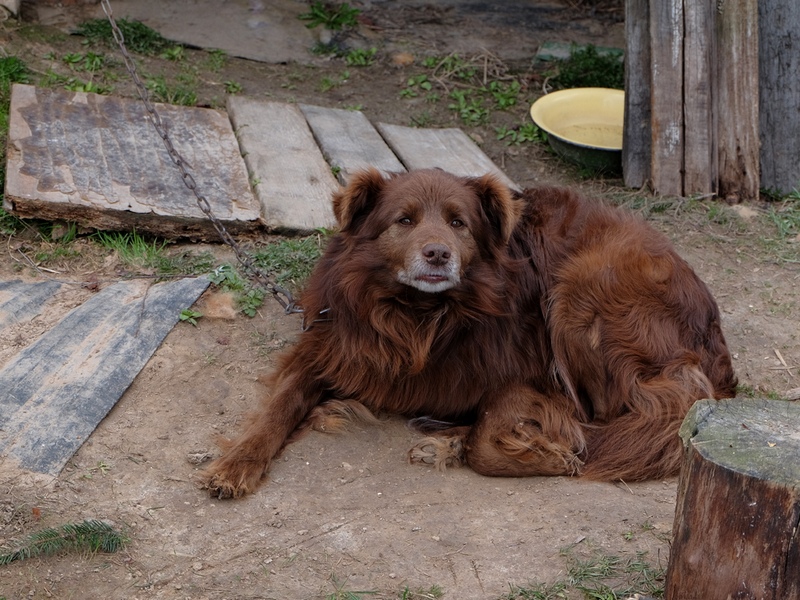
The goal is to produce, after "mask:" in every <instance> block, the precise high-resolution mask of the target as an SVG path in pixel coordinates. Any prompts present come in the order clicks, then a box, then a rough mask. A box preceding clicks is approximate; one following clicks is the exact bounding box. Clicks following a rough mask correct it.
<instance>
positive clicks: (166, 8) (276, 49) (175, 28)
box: [37, 0, 317, 63]
mask: <svg viewBox="0 0 800 600" xmlns="http://www.w3.org/2000/svg"><path fill="white" fill-rule="evenodd" d="M72 4H73V3H70V4H69V9H68V10H65V9H63V8H61V5H60V4H59V5H58V6H52V7H48V6H39V7H37V12H38V14H39V21H40V22H41V23H43V24H45V25H52V26H56V27H60V28H62V29H67V30H70V29H74V28H75V26H76V25H77V24H78V23H79V22H80V21H83V20H86V19H104V18H105V13H104V12H103V10H102V8H101V7H100V6H99V5H98V6H93V7H79V8H80V10H77V9H76V7H75V6H73V5H72ZM64 5H67V3H66V2H65V3H64ZM308 8H309V7H308V4H306V3H305V2H297V1H296V0H257V1H254V0H224V1H223V2H220V1H219V0H169V1H168V2H165V1H164V0H112V1H111V9H112V11H113V14H114V18H115V19H122V18H124V19H128V20H136V21H141V22H142V23H144V24H145V25H147V26H149V27H152V28H153V29H155V30H156V31H158V32H159V33H160V34H161V35H162V36H164V37H165V38H167V39H168V40H171V41H173V42H177V43H180V44H185V45H187V46H193V47H196V48H205V49H218V50H223V51H224V52H225V53H226V54H228V55H230V56H237V57H239V58H247V59H250V60H258V61H261V62H266V63H286V62H300V63H309V62H312V59H313V56H312V55H311V52H310V49H311V48H312V47H313V46H314V44H315V43H316V42H317V40H316V38H315V37H314V34H313V32H312V31H311V30H310V29H308V28H307V27H306V26H305V24H304V22H303V21H301V20H300V19H298V18H297V17H298V15H300V14H302V13H305V12H308Z"/></svg>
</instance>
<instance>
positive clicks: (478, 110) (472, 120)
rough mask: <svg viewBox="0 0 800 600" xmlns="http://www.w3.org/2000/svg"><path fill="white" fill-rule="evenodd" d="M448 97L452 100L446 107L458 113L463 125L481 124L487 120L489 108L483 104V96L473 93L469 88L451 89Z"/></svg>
mask: <svg viewBox="0 0 800 600" xmlns="http://www.w3.org/2000/svg"><path fill="white" fill-rule="evenodd" d="M450 99H451V100H453V102H451V103H450V104H448V105H447V107H448V108H449V109H450V110H452V111H455V112H456V113H458V116H459V118H460V119H461V121H462V122H463V123H464V125H472V126H474V125H481V124H483V123H485V122H486V121H488V120H489V110H488V109H487V108H486V107H485V106H484V105H483V98H482V97H480V96H479V95H473V93H472V92H471V91H470V90H453V91H452V92H450Z"/></svg>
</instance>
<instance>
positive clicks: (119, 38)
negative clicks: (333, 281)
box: [100, 0, 303, 314]
mask: <svg viewBox="0 0 800 600" xmlns="http://www.w3.org/2000/svg"><path fill="white" fill-rule="evenodd" d="M100 4H101V5H102V7H103V12H105V14H106V17H108V22H109V23H110V24H111V32H112V34H113V35H114V40H115V41H116V42H117V45H118V46H119V49H120V52H121V53H122V59H123V61H125V67H126V68H127V69H128V73H130V76H131V78H132V79H133V83H134V85H135V86H136V90H137V92H138V94H139V98H140V99H141V100H142V103H143V104H144V107H145V110H147V114H148V115H149V117H150V122H151V123H153V127H155V130H156V132H157V133H158V135H159V136H160V137H161V139H162V140H163V142H164V146H166V148H167V153H168V154H169V157H170V159H172V162H173V163H174V164H175V166H176V167H177V168H178V170H179V171H180V175H181V179H183V183H184V185H185V186H186V187H187V188H189V190H191V192H192V193H193V194H194V196H195V198H196V199H197V205H198V206H199V207H200V210H201V211H203V213H204V214H205V215H206V216H207V217H208V218H209V220H210V221H211V224H212V225H213V226H214V229H215V230H216V231H217V233H218V234H219V236H220V238H221V239H222V241H223V242H225V243H226V244H228V246H230V247H231V248H232V249H233V252H234V254H236V259H237V260H238V261H239V264H240V265H241V266H242V268H243V269H244V270H245V271H246V272H247V273H248V274H249V275H250V276H251V277H252V278H253V279H255V280H257V281H258V282H259V283H260V284H261V285H262V286H263V287H264V288H265V289H266V290H267V291H268V292H270V293H271V294H272V295H273V296H274V297H275V299H276V300H277V301H278V302H279V303H280V304H281V306H283V308H284V310H285V311H286V313H287V314H288V313H299V312H303V311H302V309H301V308H300V307H298V306H297V304H295V301H294V298H293V297H292V294H291V292H289V290H287V289H286V288H284V287H282V286H280V285H277V284H275V283H273V282H272V280H271V279H270V278H269V276H268V275H267V274H266V273H264V272H263V271H262V270H261V269H259V268H258V266H257V265H256V264H255V263H254V262H253V257H252V256H250V255H249V254H247V253H246V252H245V251H244V250H242V248H241V247H240V246H239V244H237V243H236V240H234V239H233V237H231V235H230V233H228V231H227V229H225V226H224V225H223V224H222V222H221V221H220V220H219V218H218V217H217V216H216V215H215V214H214V211H213V210H212V209H211V205H210V204H209V203H208V200H206V198H205V197H204V196H203V195H201V194H200V192H198V190H197V183H196V182H195V180H194V177H192V174H191V173H190V172H189V171H188V170H187V169H186V164H187V163H186V161H185V160H184V159H183V157H182V156H181V155H180V154H179V153H178V151H177V150H176V149H175V146H174V145H173V144H172V140H171V138H170V136H169V133H168V132H167V128H166V127H165V126H164V122H163V121H162V120H161V115H159V114H158V112H157V111H156V108H155V106H154V105H153V103H152V102H151V101H150V93H149V92H148V90H147V87H146V86H145V84H144V83H143V82H142V80H141V79H140V78H139V73H138V72H137V71H136V64H135V63H134V61H133V58H132V57H131V55H130V54H129V53H128V49H127V47H126V46H125V37H124V36H123V35H122V31H120V28H119V26H118V25H117V22H116V21H115V20H114V15H113V13H112V11H111V5H110V4H109V0H101V2H100Z"/></svg>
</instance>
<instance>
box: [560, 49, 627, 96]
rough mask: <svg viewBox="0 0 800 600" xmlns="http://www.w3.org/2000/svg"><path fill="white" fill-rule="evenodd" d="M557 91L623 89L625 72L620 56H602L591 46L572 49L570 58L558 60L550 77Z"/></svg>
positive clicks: (612, 54)
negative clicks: (568, 89)
mask: <svg viewBox="0 0 800 600" xmlns="http://www.w3.org/2000/svg"><path fill="white" fill-rule="evenodd" d="M550 83H551V84H552V85H553V86H554V87H556V88H559V89H566V88H576V87H605V88H613V89H618V90H621V89H624V88H625V70H624V67H623V63H622V60H621V56H620V54H617V53H611V54H603V53H600V52H598V51H597V48H595V47H594V46H592V45H589V46H585V47H582V48H579V47H577V46H575V47H573V49H572V52H571V53H570V57H569V58H567V59H564V60H559V61H557V62H556V64H555V70H554V72H553V73H552V75H551V77H550Z"/></svg>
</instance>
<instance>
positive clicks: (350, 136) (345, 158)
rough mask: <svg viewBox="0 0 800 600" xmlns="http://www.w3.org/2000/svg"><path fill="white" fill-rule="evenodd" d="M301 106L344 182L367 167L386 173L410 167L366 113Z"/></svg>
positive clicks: (325, 154) (316, 136) (339, 177)
mask: <svg viewBox="0 0 800 600" xmlns="http://www.w3.org/2000/svg"><path fill="white" fill-rule="evenodd" d="M299 107H300V110H301V111H302V112H303V115H304V116H305V118H306V121H308V125H309V127H311V132H312V133H313V134H314V137H315V138H316V140H317V143H318V144H319V147H320V149H321V150H322V154H323V155H324V156H325V158H326V159H327V161H328V163H329V164H330V165H331V167H334V168H338V169H339V171H338V173H337V175H336V176H337V178H338V179H339V181H340V182H341V183H342V184H346V183H347V181H348V180H349V179H350V176H351V175H352V174H353V173H355V172H356V171H359V170H361V169H365V168H367V167H375V168H376V169H378V170H379V171H381V172H383V173H400V172H402V171H405V170H406V169H405V167H404V166H403V163H401V162H400V161H399V160H398V159H397V157H396V156H395V155H394V153H393V152H392V151H391V149H390V148H389V146H387V145H386V142H384V141H383V138H382V137H381V135H380V134H379V133H378V132H377V131H376V130H375V128H374V127H373V126H372V123H370V122H369V119H367V117H365V116H364V113H362V112H360V111H356V110H344V109H341V108H323V107H321V106H311V105H309V104H300V105H299Z"/></svg>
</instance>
